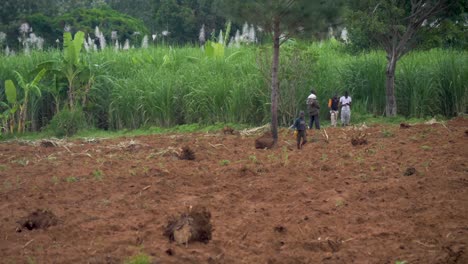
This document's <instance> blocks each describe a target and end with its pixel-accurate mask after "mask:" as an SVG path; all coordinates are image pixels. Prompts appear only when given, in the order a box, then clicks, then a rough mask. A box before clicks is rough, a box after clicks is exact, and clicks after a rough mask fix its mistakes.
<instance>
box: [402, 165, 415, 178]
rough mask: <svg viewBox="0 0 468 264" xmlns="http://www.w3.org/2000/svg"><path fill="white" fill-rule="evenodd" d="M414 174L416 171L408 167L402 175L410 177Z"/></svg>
mask: <svg viewBox="0 0 468 264" xmlns="http://www.w3.org/2000/svg"><path fill="white" fill-rule="evenodd" d="M415 173H416V169H415V168H413V167H409V168H407V169H406V170H405V173H403V175H404V176H411V175H413V174H415Z"/></svg>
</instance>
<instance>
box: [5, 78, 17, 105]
mask: <svg viewBox="0 0 468 264" xmlns="http://www.w3.org/2000/svg"><path fill="white" fill-rule="evenodd" d="M5 94H6V98H7V101H8V103H9V104H10V105H14V104H16V103H17V100H16V86H15V84H14V83H13V81H12V80H6V81H5Z"/></svg>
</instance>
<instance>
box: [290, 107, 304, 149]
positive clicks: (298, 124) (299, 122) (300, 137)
mask: <svg viewBox="0 0 468 264" xmlns="http://www.w3.org/2000/svg"><path fill="white" fill-rule="evenodd" d="M304 116H305V114H304V111H301V112H299V117H298V118H297V119H296V121H294V125H293V127H294V128H295V129H296V131H297V138H296V140H297V149H301V148H302V146H304V145H305V144H306V143H307V138H306V133H307V132H306V130H307V125H306V121H305V119H304Z"/></svg>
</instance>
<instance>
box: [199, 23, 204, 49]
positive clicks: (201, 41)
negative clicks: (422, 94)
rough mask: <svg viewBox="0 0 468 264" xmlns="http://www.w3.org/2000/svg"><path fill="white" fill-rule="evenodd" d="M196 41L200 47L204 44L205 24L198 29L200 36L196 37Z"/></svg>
mask: <svg viewBox="0 0 468 264" xmlns="http://www.w3.org/2000/svg"><path fill="white" fill-rule="evenodd" d="M198 41H200V45H203V44H205V42H206V34H205V24H203V25H202V27H201V29H200V34H199V35H198Z"/></svg>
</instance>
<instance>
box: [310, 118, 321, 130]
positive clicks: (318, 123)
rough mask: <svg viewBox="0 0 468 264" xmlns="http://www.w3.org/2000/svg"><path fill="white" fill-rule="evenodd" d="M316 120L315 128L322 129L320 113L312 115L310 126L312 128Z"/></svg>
mask: <svg viewBox="0 0 468 264" xmlns="http://www.w3.org/2000/svg"><path fill="white" fill-rule="evenodd" d="M314 122H315V128H316V129H320V120H319V115H311V116H310V126H309V128H310V129H312V125H313V124H314Z"/></svg>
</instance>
